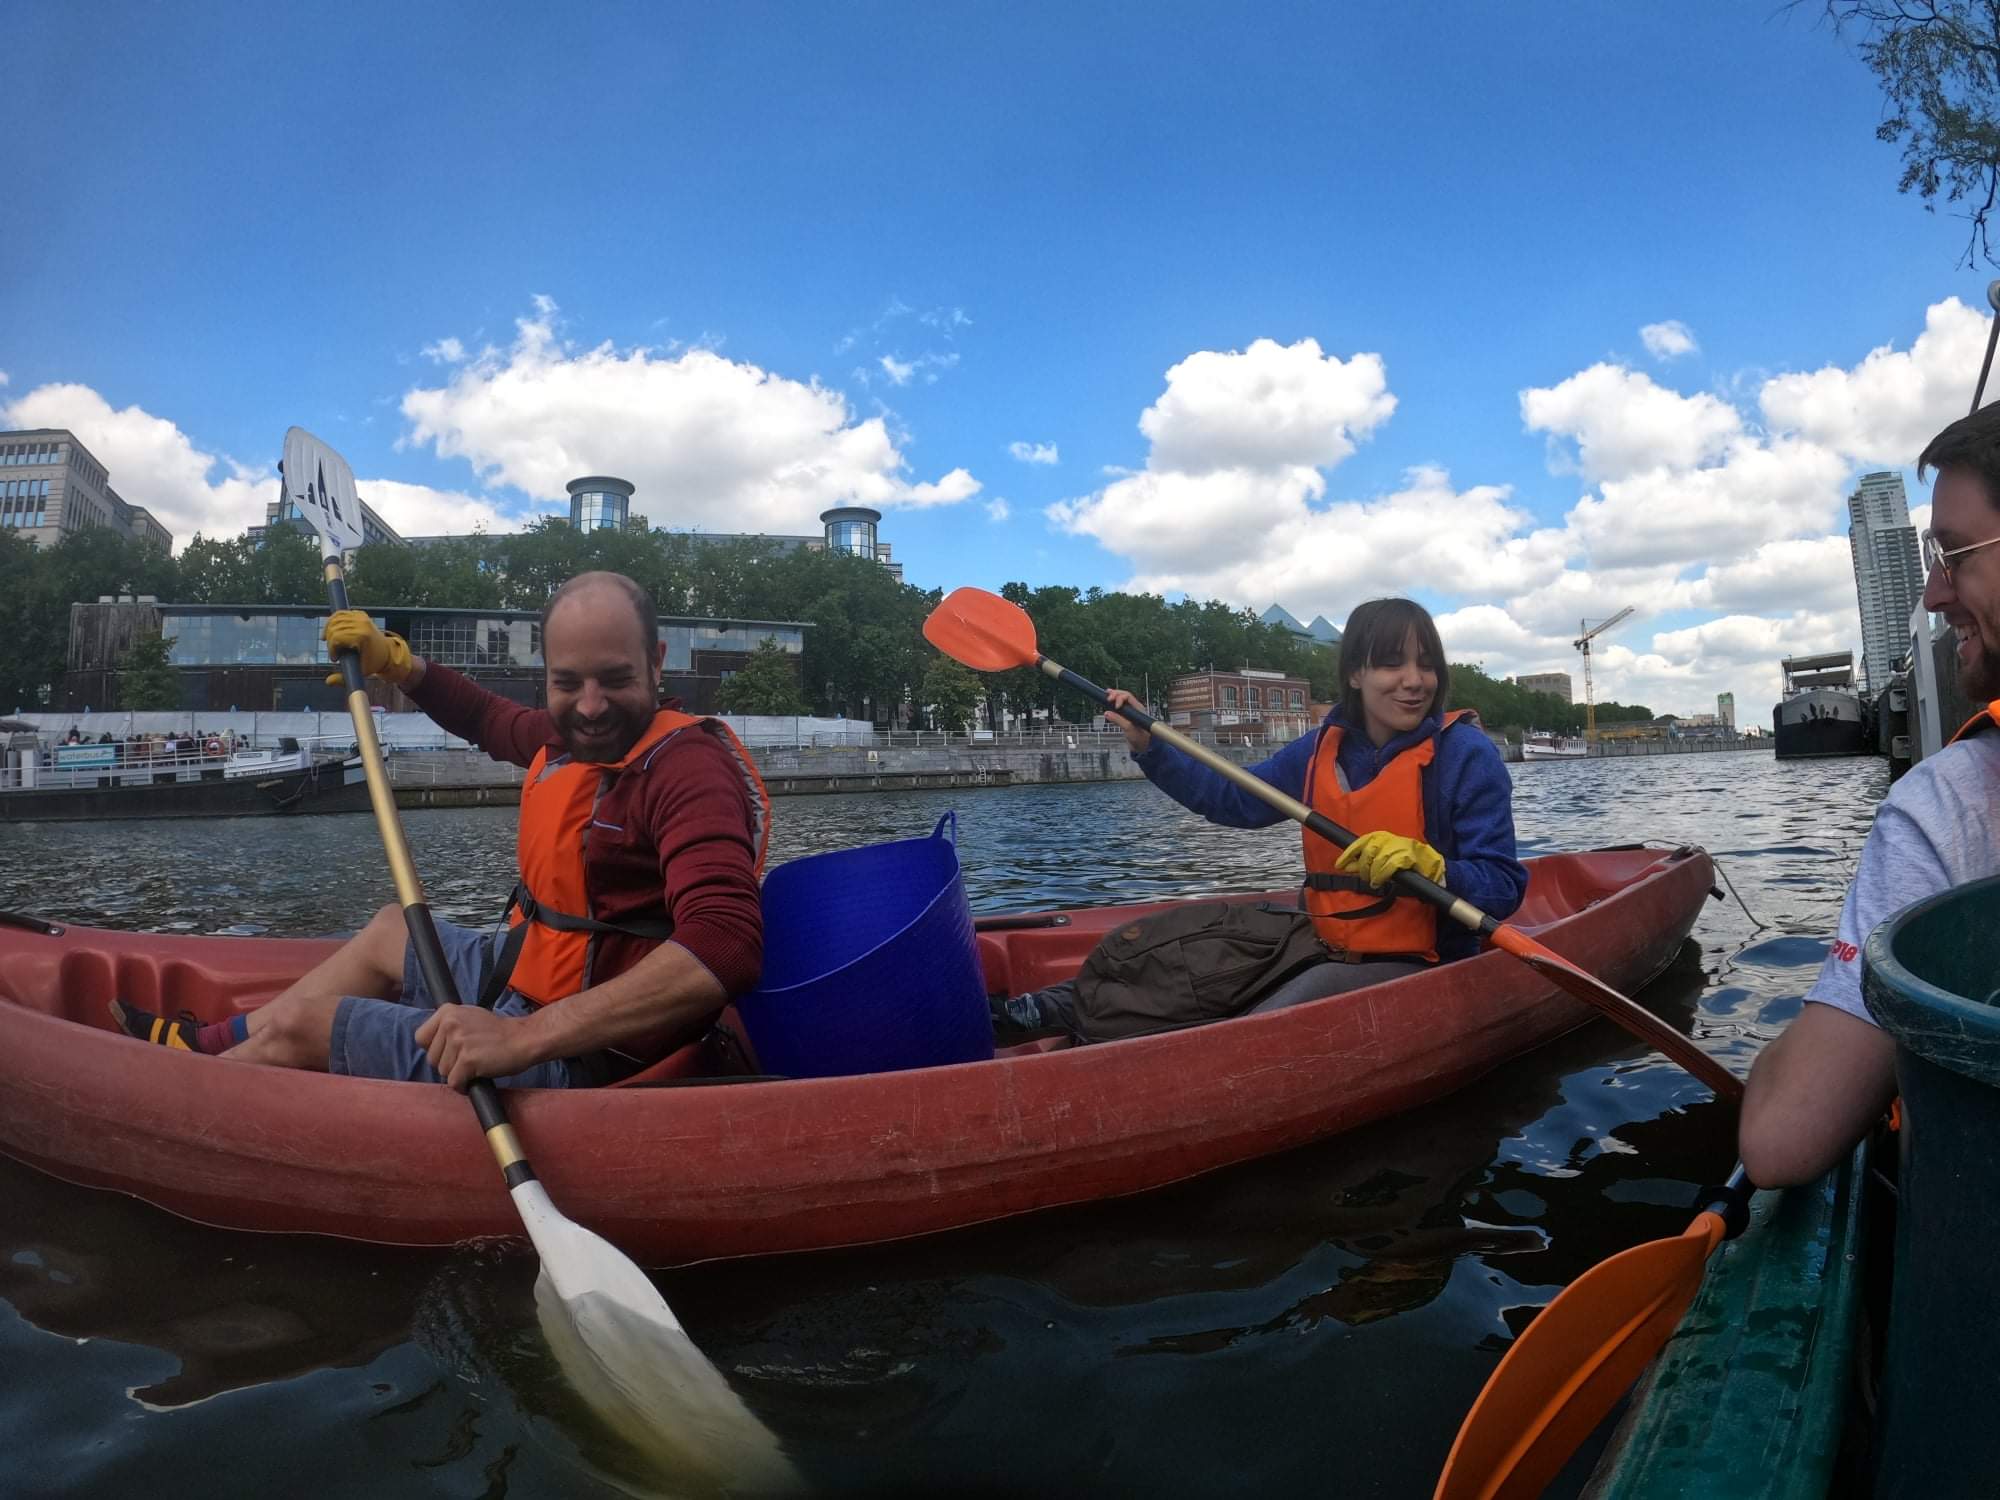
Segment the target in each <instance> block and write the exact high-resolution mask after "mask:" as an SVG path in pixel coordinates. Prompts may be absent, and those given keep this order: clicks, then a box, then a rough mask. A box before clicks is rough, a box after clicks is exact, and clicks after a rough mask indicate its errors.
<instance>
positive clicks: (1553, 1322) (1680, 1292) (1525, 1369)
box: [1433, 1212, 1724, 1500]
mask: <svg viewBox="0 0 2000 1500" xmlns="http://www.w3.org/2000/svg"><path fill="white" fill-rule="evenodd" d="M1723 1228H1724V1226H1723V1222H1722V1219H1721V1218H1720V1217H1719V1216H1718V1215H1716V1214H1713V1213H1708V1212H1703V1213H1701V1214H1698V1215H1697V1216H1696V1217H1695V1221H1694V1222H1693V1223H1692V1224H1690V1225H1689V1226H1688V1227H1687V1230H1686V1231H1685V1232H1684V1233H1683V1234H1681V1235H1680V1236H1679V1237H1678V1238H1676V1239H1671V1240H1654V1241H1652V1243H1650V1244H1645V1245H1636V1246H1634V1247H1633V1248H1632V1249H1630V1250H1626V1251H1624V1252H1622V1253H1621V1254H1618V1255H1614V1256H1612V1257H1611V1259H1609V1260H1607V1261H1604V1262H1602V1263H1601V1264H1599V1265H1595V1266H1592V1267H1591V1268H1590V1269H1589V1270H1588V1271H1586V1272H1585V1273H1584V1274H1583V1275H1582V1276H1580V1277H1578V1278H1577V1279H1576V1280H1575V1281H1573V1282H1571V1283H1570V1284H1569V1286H1568V1287H1566V1288H1564V1290H1563V1293H1562V1295H1561V1296H1559V1297H1557V1298H1556V1300H1555V1301H1553V1302H1551V1303H1550V1304H1549V1305H1548V1306H1547V1307H1545V1308H1543V1309H1542V1311H1541V1313H1540V1314H1539V1315H1538V1316H1537V1317H1536V1318H1535V1321H1534V1322H1532V1323H1530V1324H1529V1325H1528V1331H1527V1332H1526V1333H1524V1334H1522V1335H1521V1336H1520V1337H1519V1338H1518V1339H1516V1340H1515V1341H1514V1347H1513V1348H1511V1349H1509V1350H1508V1351H1507V1356H1506V1358H1504V1359H1502V1360H1501V1361H1500V1363H1499V1365H1498V1367H1497V1368H1495V1370H1494V1371H1493V1374H1492V1376H1491V1377H1490V1378H1489V1379H1488V1380H1487V1382H1486V1388H1485V1389H1484V1390H1483V1391H1481V1392H1480V1393H1479V1399H1478V1400H1477V1401H1475V1402H1474V1403H1473V1405H1472V1410H1471V1411H1470V1412H1468V1413H1467V1414H1466V1418H1465V1422H1464V1425H1462V1426H1461V1427H1460V1428H1459V1429H1458V1440H1457V1441H1456V1442H1454V1443H1453V1444H1452V1445H1451V1455H1450V1457H1448V1458H1447V1459H1445V1462H1444V1473H1443V1474H1441V1475H1440V1476H1438V1484H1437V1490H1436V1492H1435V1493H1434V1495H1433V1500H1533V1497H1534V1496H1537V1495H1539V1494H1541V1493H1542V1491H1543V1490H1544V1489H1545V1488H1547V1487H1548V1484H1549V1482H1550V1481H1551V1480H1553V1479H1554V1478H1555V1477H1556V1475H1557V1474H1559V1473H1561V1472H1562V1467H1563V1465H1564V1464H1566V1463H1568V1462H1569V1459H1570V1455H1572V1454H1573V1453H1575V1452H1576V1450H1577V1448H1578V1447H1579V1446H1580V1445H1581V1444H1582V1442H1583V1440H1584V1439H1585V1438H1587V1437H1589V1436H1590V1433H1591V1429H1593V1428H1594V1427H1596V1426H1597V1424H1598V1423H1599V1422H1601V1421H1603V1420H1604V1416H1605V1413H1606V1412H1608V1411H1610V1410H1611V1408H1612V1407H1613V1406H1615V1405H1616V1404H1617V1402H1618V1398H1619V1397H1620V1396H1622V1395H1623V1394H1624V1393H1625V1391H1626V1390H1627V1389H1628V1388H1629V1387H1630V1386H1631V1384H1632V1382H1633V1381H1635V1380H1637V1379H1638V1378H1639V1372H1640V1371H1642V1370H1644V1369H1645V1368H1646V1365H1647V1364H1648V1363H1649V1362H1650V1361H1651V1360H1652V1358H1653V1356H1654V1355H1655V1354H1658V1353H1659V1352H1660V1349H1661V1348H1662V1347H1663V1346H1664V1345H1665V1344H1666V1342H1667V1340H1668V1338H1669V1337H1671V1336H1672V1334H1673V1331H1674V1329H1675V1328H1676V1327H1678V1326H1679V1324H1680V1321H1681V1317H1682V1315H1683V1314H1684V1313H1686V1312H1687V1309H1688V1304H1689V1303H1690V1302H1692V1301H1694V1294H1695V1292H1696V1291H1697V1290H1699V1289H1700V1287H1701V1276H1702V1267H1703V1265H1704V1263H1705V1262H1706V1261H1707V1260H1708V1257H1709V1254H1710V1253H1711V1252H1712V1251H1713V1250H1714V1249H1715V1247H1716V1246H1717V1245H1718V1244H1720V1243H1721V1242H1722V1237H1723Z"/></svg>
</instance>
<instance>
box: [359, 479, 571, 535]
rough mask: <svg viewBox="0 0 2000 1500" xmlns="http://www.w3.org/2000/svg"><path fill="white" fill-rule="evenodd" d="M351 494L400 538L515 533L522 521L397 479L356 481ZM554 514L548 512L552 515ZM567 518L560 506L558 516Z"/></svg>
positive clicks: (471, 499)
mask: <svg viewBox="0 0 2000 1500" xmlns="http://www.w3.org/2000/svg"><path fill="white" fill-rule="evenodd" d="M354 488H355V491H356V492H357V493H358V494H359V495H360V496H361V498H362V499H363V500H364V501H366V502H367V503H368V505H369V506H370V507H371V508H372V509H373V510H374V511H375V513H376V514H377V515H379V516H380V517H381V518H382V519H383V520H385V521H387V522H388V523H389V524H390V525H391V526H392V527H394V528H395V529H396V531H397V532H398V533H399V534H400V535H403V536H444V535H451V536H467V535H470V534H471V533H472V532H474V531H514V530H518V529H519V527H520V525H521V522H522V519H523V518H522V517H520V516H508V515H503V514H502V513H501V511H500V509H499V508H498V507H497V506H496V505H495V504H494V503H493V501H492V500H491V499H489V498H488V497H486V496H484V495H468V494H465V493H463V492H462V491H458V490H437V489H432V488H431V487H430V486H429V485H427V484H406V483H404V482H403V481H402V480H399V479H357V480H355V481H354ZM554 513H555V512H551V514H554ZM560 514H562V515H565V516H566V515H568V514H569V508H568V507H567V506H564V507H563V508H562V510H561V512H560Z"/></svg>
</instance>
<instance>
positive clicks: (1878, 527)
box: [1847, 473, 1924, 692]
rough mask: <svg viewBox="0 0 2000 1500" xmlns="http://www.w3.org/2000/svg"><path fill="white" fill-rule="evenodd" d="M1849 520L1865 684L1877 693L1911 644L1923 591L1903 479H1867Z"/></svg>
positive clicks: (1853, 499) (1850, 501)
mask: <svg viewBox="0 0 2000 1500" xmlns="http://www.w3.org/2000/svg"><path fill="white" fill-rule="evenodd" d="M1847 515H1848V527H1847V547H1848V550H1849V551H1850V552H1851V553H1853V555H1854V592H1855V595H1856V596H1857V598H1858V599H1859V601H1860V604H1861V651H1862V656H1861V680H1862V683H1863V685H1864V686H1865V687H1866V688H1867V690H1868V691H1869V692H1878V691H1880V690H1881V689H1882V688H1884V687H1886V686H1888V682H1889V672H1890V669H1891V668H1892V667H1893V666H1894V665H1895V662H1896V659H1897V658H1898V657H1899V656H1901V655H1902V654H1903V651H1904V649H1905V647H1906V646H1907V645H1908V631H1909V621H1910V611H1911V610H1913V609H1915V608H1916V607H1917V600H1918V599H1919V598H1921V597H1922V596H1923V592H1924V574H1923V569H1922V568H1921V567H1920V566H1919V565H1918V563H1917V531H1916V528H1915V527H1914V526H1912V525H1911V524H1910V506H1909V502H1908V500H1907V499H1906V498H1905V497H1904V494H1903V476H1902V475H1901V474H1896V473H1880V474H1863V475H1862V476H1861V483H1860V486H1859V487H1858V488H1857V489H1856V490H1855V491H1854V493H1853V494H1852V495H1849V496H1848V497H1847Z"/></svg>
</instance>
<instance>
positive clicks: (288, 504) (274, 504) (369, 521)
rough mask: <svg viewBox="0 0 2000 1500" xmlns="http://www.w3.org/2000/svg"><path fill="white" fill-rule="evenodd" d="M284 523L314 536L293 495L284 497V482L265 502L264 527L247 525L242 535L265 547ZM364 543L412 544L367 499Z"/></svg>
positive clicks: (363, 512) (363, 507) (364, 503)
mask: <svg viewBox="0 0 2000 1500" xmlns="http://www.w3.org/2000/svg"><path fill="white" fill-rule="evenodd" d="M356 498H357V499H359V498H360V497H359V496H357V497H356ZM281 522H282V523H287V524H290V525H293V526H296V527H298V529H299V530H300V531H301V532H303V533H304V534H305V535H306V536H311V535H312V525H311V523H310V522H308V521H307V520H306V518H305V517H304V516H302V515H300V514H299V507H298V503H297V502H296V501H294V500H293V499H292V498H291V496H289V495H287V494H285V492H284V486H283V484H282V483H281V484H280V485H279V487H278V498H277V499H276V500H270V501H267V502H265V505H264V524H263V525H261V526H246V527H245V528H244V529H243V535H244V536H245V537H246V538H247V539H248V540H249V541H251V542H252V543H254V544H256V545H258V546H262V545H263V542H264V538H265V537H266V536H268V535H269V534H270V530H271V528H272V527H273V526H276V525H278V524H280V523H281ZM361 540H362V541H363V542H389V543H392V544H394V545H398V546H400V545H402V544H403V543H405V542H407V541H410V540H411V538H408V537H402V536H398V535H397V534H396V529H395V528H394V527H393V526H391V525H390V524H389V523H388V522H387V521H385V520H383V519H382V518H381V517H380V516H378V515H377V514H375V512H374V510H373V509H372V508H370V506H369V504H368V502H367V501H366V500H362V501H361Z"/></svg>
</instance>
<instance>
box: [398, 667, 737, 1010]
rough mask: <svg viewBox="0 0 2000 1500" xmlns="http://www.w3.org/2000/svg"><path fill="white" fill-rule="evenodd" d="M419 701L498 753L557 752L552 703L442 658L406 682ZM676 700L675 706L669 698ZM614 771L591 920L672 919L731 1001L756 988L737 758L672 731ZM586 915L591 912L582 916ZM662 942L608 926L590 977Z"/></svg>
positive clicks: (588, 877) (524, 758)
mask: <svg viewBox="0 0 2000 1500" xmlns="http://www.w3.org/2000/svg"><path fill="white" fill-rule="evenodd" d="M405 691H408V692H409V694H410V697H411V698H412V699H413V700H414V701H415V703H416V705H417V707H419V708H421V709H422V710H423V711H424V712H425V713H426V714H429V715H430V717H431V718H432V719H434V720H436V721H437V723H438V724H440V725H441V726H443V727H444V728H445V729H446V730H449V731H450V732H451V733H452V734H456V735H459V736H461V737H462V738H465V739H468V740H471V741H472V742H473V743H474V744H475V745H477V746H479V748H480V749H482V750H484V751H485V752H486V753H487V754H488V755H490V756H492V757H493V758H494V759H495V760H498V761H506V762H510V763H511V764H513V765H517V766H526V765H528V764H530V763H531V762H532V761H533V760H534V758H535V754H536V752H537V751H539V750H541V749H542V748H543V747H544V746H549V747H552V753H553V752H554V750H556V749H559V748H560V746H559V741H558V740H557V738H556V733H555V721H554V720H553V719H551V718H550V717H549V714H548V712H547V710H545V709H539V708H523V707H521V706H520V705H519V704H518V703H510V702H509V701H508V700H507V699H505V698H502V697H501V696H500V695H499V694H498V693H491V692H488V691H487V690H486V689H485V688H483V687H481V686H480V685H479V684H478V683H476V682H473V681H472V680H470V679H469V678H466V677H464V676H461V675H460V674H459V673H457V672H454V671H452V670H451V668H449V667H441V666H439V665H438V664H437V663H436V662H426V663H425V664H424V680H423V681H422V682H421V683H419V684H417V686H416V688H415V689H414V691H411V690H409V689H405ZM665 706H666V707H668V708H674V707H677V706H678V705H677V704H676V703H673V702H669V703H667V704H666V705H665ZM651 760H652V764H651V765H650V766H649V767H648V768H646V769H645V770H643V771H642V770H641V769H639V767H638V766H633V767H632V768H631V769H629V770H626V771H621V772H617V773H615V774H614V775H613V777H612V783H611V787H610V789H609V790H608V791H607V792H606V793H605V794H604V800H603V801H602V802H600V803H599V804H598V807H597V813H596V822H597V825H598V826H596V827H594V828H592V829H591V830H590V841H589V844H588V845H587V847H586V849H585V853H584V888H585V889H586V890H587V891H588V892H589V894H590V911H589V913H588V914H589V915H590V916H593V917H595V918H597V919H598V920H599V921H601V922H630V921H655V922H656V921H658V920H660V918H661V917H662V916H665V917H667V918H670V919H671V920H672V922H673V924H674V937H673V940H674V941H675V942H677V943H679V944H680V945H681V946H682V947H683V948H685V949H687V950H688V952H690V953H692V954H693V955H694V956H695V957H696V958H697V959H699V960H700V961H701V962H702V963H703V964H704V965H705V966H706V967H707V969H708V971H709V972H710V973H711V974H713V975H714V976H715V977H716V979H717V980H718V981H719V982H720V983H721V985H722V987H723V989H724V990H725V991H727V992H728V993H729V994H730V995H731V996H732V997H733V996H736V995H740V994H742V993H743V992H744V991H746V990H748V989H750V988H751V987H753V986H754V985H755V984H756V983H757V974H758V971H759V969H761V968H762V966H763V961H764V920H763V908H762V906H761V905H760V903H759V897H758V890H757V870H756V860H757V849H756V844H755V842H754V835H753V833H752V823H751V817H750V795H749V792H748V791H747V789H746V788H745V787H744V785H743V777H742V773H741V772H740V771H739V770H738V769H737V765H736V761H735V758H734V757H733V756H732V755H731V754H730V752H729V750H728V749H727V748H726V747H725V746H724V745H722V744H721V743H720V742H719V741H717V739H716V738H715V736H714V735H712V734H708V733H706V732H703V731H700V730H696V731H694V732H692V733H682V734H677V735H675V736H674V737H673V738H672V739H671V740H669V741H668V742H667V745H666V748H665V749H664V750H662V751H661V752H660V753H659V754H657V755H655V756H653V757H651ZM578 915H583V913H578ZM655 946H656V945H655V944H654V943H651V942H649V941H647V940H646V939H644V938H632V937H626V936H624V935H623V934H621V933H604V934H601V935H600V936H599V938H598V947H597V957H596V960H595V962H594V963H593V965H592V973H591V981H592V982H593V983H596V984H601V983H603V982H604V981H605V980H607V979H611V978H614V977H616V976H617V975H619V974H622V973H624V972H625V971H626V970H627V969H629V968H631V967H632V965H633V964H635V963H637V962H638V961H639V960H640V959H641V958H644V957H645V956H646V954H647V953H649V952H651V951H652V949H653V948H654V947H655Z"/></svg>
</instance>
